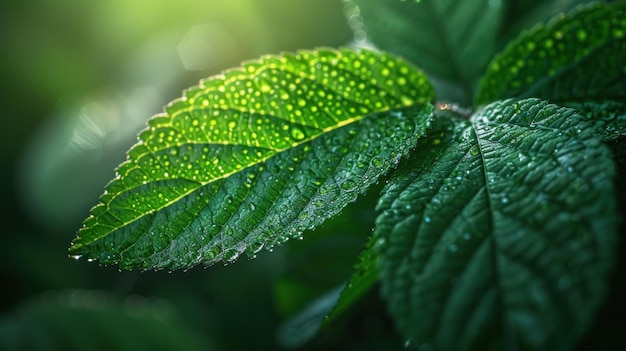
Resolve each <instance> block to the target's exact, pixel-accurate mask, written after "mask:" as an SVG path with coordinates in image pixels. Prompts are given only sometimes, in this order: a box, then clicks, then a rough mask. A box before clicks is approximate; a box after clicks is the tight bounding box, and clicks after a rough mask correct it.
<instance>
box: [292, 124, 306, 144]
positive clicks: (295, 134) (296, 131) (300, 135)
mask: <svg viewBox="0 0 626 351" xmlns="http://www.w3.org/2000/svg"><path fill="white" fill-rule="evenodd" d="M291 137H292V138H293V139H294V140H296V141H300V140H302V139H304V132H303V131H302V129H300V128H297V127H293V128H291Z"/></svg>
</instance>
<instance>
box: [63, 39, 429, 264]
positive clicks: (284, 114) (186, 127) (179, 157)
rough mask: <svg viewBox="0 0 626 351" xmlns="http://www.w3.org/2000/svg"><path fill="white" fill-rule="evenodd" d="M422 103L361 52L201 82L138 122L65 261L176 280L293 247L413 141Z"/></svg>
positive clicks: (293, 60) (285, 59) (265, 63)
mask: <svg viewBox="0 0 626 351" xmlns="http://www.w3.org/2000/svg"><path fill="white" fill-rule="evenodd" d="M432 99H433V92H432V88H431V87H430V85H429V84H428V83H427V82H426V79H425V77H424V76H423V75H422V74H421V73H420V72H418V71H416V70H414V69H413V68H412V67H410V66H409V65H408V64H406V63H405V62H404V61H402V60H400V59H396V58H393V57H391V56H389V55H386V54H379V53H374V52H371V51H361V52H353V51H349V50H344V51H334V50H318V51H313V52H300V53H298V54H293V55H292V54H284V55H281V56H268V57H264V58H262V59H261V60H259V61H255V62H249V63H246V64H245V65H244V66H243V67H242V68H240V69H234V70H230V71H227V72H226V73H224V74H223V75H222V76H219V77H214V78H211V79H208V80H206V81H203V82H201V84H200V85H199V86H197V87H194V88H192V89H190V90H188V91H186V92H185V94H184V96H183V98H182V99H179V100H176V101H174V102H172V103H170V104H169V105H168V106H167V108H166V110H165V113H164V114H162V115H158V116H155V117H154V118H153V119H151V120H150V121H149V128H148V129H146V130H145V131H144V132H142V133H141V134H140V136H139V143H138V144H137V145H135V146H134V147H133V148H132V149H131V150H130V151H129V153H128V160H127V161H125V162H124V163H123V164H121V165H120V167H119V168H118V169H117V176H116V177H115V179H113V181H111V182H110V183H109V184H108V185H107V187H106V190H105V194H104V195H103V196H102V197H101V200H100V203H99V204H98V205H96V206H95V207H94V208H93V209H92V211H91V215H90V216H89V217H88V218H87V219H86V220H85V222H84V226H83V228H81V229H80V231H79V233H78V237H77V238H76V239H75V240H74V242H73V243H72V246H71V247H70V253H71V254H72V255H77V256H86V257H88V258H90V259H99V260H100V262H102V263H105V264H110V263H119V265H120V266H121V267H123V268H130V267H140V268H144V269H145V268H168V269H176V268H188V267H191V266H193V265H196V264H199V263H204V264H211V263H213V262H216V261H220V260H234V259H235V258H236V257H237V256H238V255H239V254H240V253H242V252H244V251H247V252H250V253H254V252H256V251H258V250H260V249H261V248H262V247H263V246H273V245H275V244H276V243H280V242H282V241H285V240H287V239H288V238H290V237H299V236H300V235H302V232H303V231H304V230H305V229H308V228H313V227H315V226H316V225H318V224H320V223H321V222H323V221H324V220H325V219H326V218H328V217H330V216H332V215H334V214H336V213H338V212H339V211H340V210H341V209H342V208H343V207H344V206H345V205H346V204H347V203H349V202H351V201H353V200H354V199H355V198H356V196H357V195H358V194H360V193H362V192H363V191H365V190H366V189H367V188H368V187H369V185H370V184H372V183H373V182H375V181H376V179H377V178H378V176H380V175H381V174H383V173H385V172H386V171H387V170H388V169H389V168H390V167H392V166H394V165H395V163H396V162H397V161H398V159H399V158H400V157H401V156H402V155H404V154H406V153H407V151H408V150H409V148H410V147H412V146H413V145H414V144H415V142H416V140H417V139H418V138H419V137H420V135H422V134H423V132H424V129H425V127H426V124H427V120H428V118H429V116H430V111H431V109H432V108H431V107H430V105H429V102H430V101H432Z"/></svg>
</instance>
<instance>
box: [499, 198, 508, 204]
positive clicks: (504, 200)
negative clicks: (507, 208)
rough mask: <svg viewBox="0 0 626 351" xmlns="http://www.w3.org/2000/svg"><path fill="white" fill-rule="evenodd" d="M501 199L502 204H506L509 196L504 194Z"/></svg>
mask: <svg viewBox="0 0 626 351" xmlns="http://www.w3.org/2000/svg"><path fill="white" fill-rule="evenodd" d="M501 201H502V203H503V204H508V203H509V198H508V197H506V196H505V197H503V198H502V200H501Z"/></svg>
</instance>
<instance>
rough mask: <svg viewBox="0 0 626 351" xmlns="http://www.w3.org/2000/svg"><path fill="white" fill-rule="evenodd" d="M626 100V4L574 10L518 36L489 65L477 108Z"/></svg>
mask: <svg viewBox="0 0 626 351" xmlns="http://www.w3.org/2000/svg"><path fill="white" fill-rule="evenodd" d="M509 97H518V98H523V97H538V98H542V99H549V100H551V101H554V102H572V101H576V102H582V101H586V100H614V101H624V99H626V2H625V1H619V2H617V3H614V4H594V5H590V6H584V7H580V8H577V9H575V10H573V11H572V12H571V13H569V14H567V15H561V16H558V17H556V18H555V19H553V20H552V21H551V22H550V23H548V24H547V25H538V26H536V27H534V28H533V29H531V30H530V31H528V32H525V33H522V34H521V35H520V36H519V37H518V38H517V39H516V40H514V41H513V42H511V43H510V44H509V45H508V46H507V48H506V49H505V50H504V51H503V52H502V53H500V54H499V55H498V56H497V57H496V58H495V59H494V60H493V61H492V62H491V63H490V65H489V67H488V69H487V73H486V74H485V76H484V77H483V78H482V80H481V82H480V86H479V91H478V93H477V97H476V102H477V103H478V104H485V103H489V102H491V101H495V100H498V99H503V98H509Z"/></svg>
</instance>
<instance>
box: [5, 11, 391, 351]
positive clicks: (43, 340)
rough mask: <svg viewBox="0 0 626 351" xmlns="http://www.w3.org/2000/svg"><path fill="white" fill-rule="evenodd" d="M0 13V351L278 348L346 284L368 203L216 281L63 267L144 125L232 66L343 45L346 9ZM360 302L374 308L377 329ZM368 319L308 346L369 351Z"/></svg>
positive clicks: (214, 274) (209, 276)
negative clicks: (311, 309)
mask: <svg viewBox="0 0 626 351" xmlns="http://www.w3.org/2000/svg"><path fill="white" fill-rule="evenodd" d="M0 6H1V8H0V48H2V55H0V77H2V80H1V81H2V83H3V84H2V85H1V87H0V89H2V91H1V93H0V96H1V97H0V101H1V102H2V112H3V120H4V121H5V122H6V124H5V125H4V127H2V128H0V131H2V137H1V138H0V143H1V147H0V155H1V156H0V157H1V159H0V162H1V163H2V175H1V177H2V179H1V184H3V186H2V187H1V189H2V192H3V193H2V201H3V203H2V218H4V219H5V220H4V225H3V229H2V245H0V262H1V264H0V267H1V268H0V269H1V272H2V273H1V274H2V277H1V278H2V282H3V284H2V286H3V288H2V296H3V298H2V299H0V308H1V311H0V349H2V350H252V349H254V350H272V349H280V345H279V344H278V342H277V334H278V333H280V330H281V328H282V323H283V322H284V321H285V320H287V319H288V318H289V317H290V316H292V315H294V313H295V312H297V311H298V310H300V309H301V308H302V307H303V306H305V305H306V304H307V303H309V302H310V301H311V300H312V299H315V298H317V297H319V296H321V295H322V294H324V293H325V292H327V291H328V290H330V289H333V288H336V287H337V286H338V285H339V284H341V283H342V282H343V281H344V280H345V279H347V278H348V277H349V274H350V272H351V266H352V264H353V262H354V261H355V259H356V256H357V255H358V253H359V251H360V249H361V248H362V245H363V244H364V242H365V240H366V238H367V235H368V234H369V233H370V232H371V226H372V222H373V212H372V209H373V202H372V201H371V200H370V201H365V202H364V203H363V204H362V205H359V207H358V208H357V207H354V206H352V207H350V208H349V209H347V210H346V211H345V212H344V213H343V215H342V216H340V217H339V218H337V219H335V220H334V221H332V222H331V223H329V224H327V225H325V226H324V228H321V229H319V230H316V231H315V232H313V233H310V234H309V236H308V237H307V240H304V241H302V242H294V243H289V244H288V245H286V246H285V247H283V248H280V249H277V250H274V252H272V253H263V254H261V255H259V257H258V258H257V259H255V260H250V259H247V258H245V257H244V258H241V259H240V260H239V261H238V262H237V263H235V264H231V265H229V266H226V267H224V266H221V265H218V266H214V267H211V268H209V269H202V268H200V267H198V268H195V269H192V270H190V271H188V272H172V273H168V272H143V273H141V272H136V271H132V272H120V271H118V269H117V267H101V266H99V265H98V264H97V263H88V262H86V261H75V260H72V259H70V258H68V257H67V248H68V246H69V243H70V241H71V240H72V239H73V237H74V236H75V233H76V231H77V229H78V228H79V227H80V225H81V223H82V220H83V219H84V218H85V217H86V216H87V215H88V212H89V209H90V208H91V207H92V206H93V205H95V204H96V202H97V200H98V197H99V196H100V195H101V194H102V191H103V188H104V185H105V184H106V183H107V182H108V181H109V180H110V179H111V178H112V177H113V175H114V168H115V167H116V166H117V165H118V164H119V163H120V162H122V161H123V160H124V159H125V151H126V150H128V148H129V147H130V146H131V145H132V144H133V143H134V142H135V140H136V135H137V133H138V132H139V131H140V130H141V129H143V127H144V125H145V121H146V119H148V118H149V117H151V116H152V115H154V114H155V113H158V112H160V111H161V110H162V107H163V105H165V104H166V103H167V102H168V101H170V100H172V99H174V98H176V97H178V96H180V95H181V91H182V90H183V89H185V88H187V87H189V86H191V85H194V84H196V83H197V82H198V80H199V79H201V78H204V77H208V76H211V75H214V74H217V73H219V72H221V71H222V70H224V69H226V68H229V67H233V66H237V65H238V64H239V63H240V62H241V61H244V60H248V59H254V58H257V57H259V56H261V55H264V54H276V53H279V52H281V51H294V50H297V49H313V48H315V47H318V46H331V47H338V46H342V45H347V44H348V43H349V42H350V41H351V39H352V33H351V31H350V29H349V27H348V25H347V23H346V20H345V17H344V15H343V9H342V6H343V4H342V2H341V1H339V0H299V1H293V0H262V1H259V0H228V1H226V0H203V1H202V0H180V1H169V0H132V1H128V0H91V1H83V0H23V1H12V2H6V1H5V2H2V5H0ZM355 223H358V224H355ZM370 299H371V300H373V301H374V304H372V305H371V307H368V308H369V309H370V310H372V309H373V310H374V311H378V314H379V315H384V313H383V308H382V306H381V305H380V303H379V302H376V301H378V300H377V298H376V296H375V295H373V297H371V298H370ZM368 306H370V305H369V304H368ZM373 315H374V317H364V318H360V317H358V316H357V317H355V318H356V319H357V320H358V322H357V323H354V322H350V321H349V320H348V321H346V322H345V323H343V326H340V325H342V324H341V322H339V323H338V324H337V328H336V331H335V332H329V333H328V335H326V336H323V337H322V338H321V339H320V340H319V341H316V343H317V344H315V343H314V344H312V345H309V346H308V347H309V348H311V349H316V348H318V347H322V346H320V345H324V346H323V348H332V347H337V348H343V346H342V345H347V344H348V343H350V344H352V342H351V341H350V339H354V340H361V341H360V342H361V343H362V344H361V346H363V345H367V344H371V346H372V347H374V348H376V342H378V341H376V340H380V341H381V342H384V340H385V339H384V338H385V337H389V338H391V337H393V332H392V329H391V326H390V325H389V324H388V321H387V320H384V319H383V320H380V319H377V318H376V317H375V315H376V313H374V314H373ZM353 320H354V319H353ZM383 334H384V335H383ZM378 335H381V337H378ZM385 335H386V336H385ZM374 339H376V340H375V341H372V340H374ZM368 340H369V341H368ZM353 346H354V347H355V348H357V349H360V348H362V347H359V345H358V344H355V345H353Z"/></svg>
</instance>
